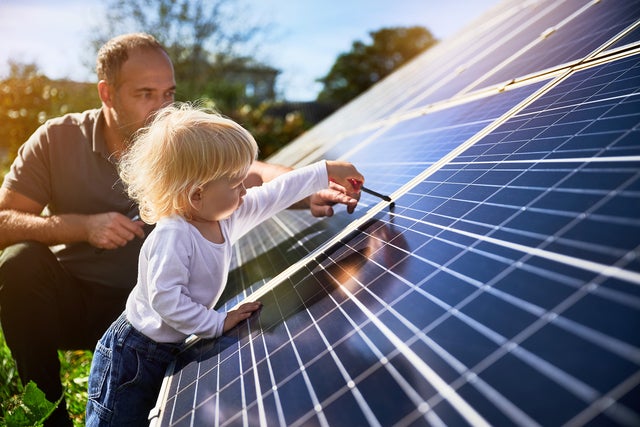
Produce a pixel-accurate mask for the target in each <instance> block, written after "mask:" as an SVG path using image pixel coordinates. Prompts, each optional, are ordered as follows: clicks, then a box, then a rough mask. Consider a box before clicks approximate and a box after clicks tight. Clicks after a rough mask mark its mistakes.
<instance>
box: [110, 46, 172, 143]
mask: <svg viewBox="0 0 640 427" xmlns="http://www.w3.org/2000/svg"><path fill="white" fill-rule="evenodd" d="M111 89H112V92H111V93H112V113H113V118H114V120H115V123H116V126H117V127H118V132H119V133H120V135H121V136H122V138H123V140H124V141H129V140H130V138H131V136H132V135H133V134H134V133H135V132H136V131H137V130H138V129H140V128H141V127H143V126H144V125H145V124H146V122H147V120H148V119H149V117H150V116H151V115H152V114H153V113H155V112H156V111H157V110H159V109H160V108H162V107H164V106H166V105H168V104H170V103H172V102H173V100H174V95H175V90H176V82H175V78H174V75H173V65H172V64H171V60H170V59H169V58H168V56H167V55H166V54H165V53H164V52H162V51H157V50H135V51H133V52H130V53H129V59H127V61H126V62H125V63H124V64H123V65H122V68H121V70H120V76H119V78H118V84H117V87H115V88H111Z"/></svg>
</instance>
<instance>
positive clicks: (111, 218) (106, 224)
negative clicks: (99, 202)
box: [86, 212, 144, 249]
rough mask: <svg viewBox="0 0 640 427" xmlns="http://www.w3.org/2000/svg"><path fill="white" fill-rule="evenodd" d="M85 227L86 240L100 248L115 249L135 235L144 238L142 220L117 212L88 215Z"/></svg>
mask: <svg viewBox="0 0 640 427" xmlns="http://www.w3.org/2000/svg"><path fill="white" fill-rule="evenodd" d="M86 227H87V241H88V242H89V243H90V244H91V245H93V246H95V247H97V248H100V249H116V248H118V247H121V246H125V245H126V244H127V243H129V241H131V240H133V239H134V238H136V237H139V238H141V239H142V238H144V229H143V227H144V222H142V221H140V220H137V221H132V220H131V218H128V217H126V216H125V215H122V214H120V213H117V212H108V213H102V214H97V215H89V217H88V218H87V221H86Z"/></svg>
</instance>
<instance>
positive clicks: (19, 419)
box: [1, 381, 62, 427]
mask: <svg viewBox="0 0 640 427" xmlns="http://www.w3.org/2000/svg"><path fill="white" fill-rule="evenodd" d="M61 399H62V398H61ZM58 403H60V402H59V401H58V402H49V401H48V400H47V398H46V397H45V395H44V393H43V392H42V391H41V390H40V389H39V388H38V387H37V386H36V385H35V383H34V382H33V381H29V383H28V384H27V386H26V387H25V388H24V391H23V392H22V394H21V395H20V396H14V397H12V398H11V399H9V401H8V405H7V408H6V410H5V413H4V417H3V420H1V421H2V423H3V425H6V426H7V427H20V426H41V425H42V424H43V422H44V420H46V419H47V417H49V415H51V413H52V412H53V411H54V409H55V408H56V406H57V405H58Z"/></svg>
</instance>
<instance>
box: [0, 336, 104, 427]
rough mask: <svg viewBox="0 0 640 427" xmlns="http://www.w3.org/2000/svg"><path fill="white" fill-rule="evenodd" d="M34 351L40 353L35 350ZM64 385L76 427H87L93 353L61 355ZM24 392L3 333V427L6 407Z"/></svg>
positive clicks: (0, 389)
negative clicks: (86, 419) (85, 421)
mask: <svg viewBox="0 0 640 427" xmlns="http://www.w3.org/2000/svg"><path fill="white" fill-rule="evenodd" d="M34 351H37V350H36V349H34ZM58 356H59V357H60V364H61V378H62V385H63V387H64V388H65V398H66V399H67V409H68V411H69V414H70V415H71V419H72V420H73V424H74V426H75V427H82V426H84V410H85V406H86V403H87V379H88V377H89V368H90V367H91V358H92V356H93V353H92V352H91V351H87V350H83V351H59V352H58ZM22 392H23V387H22V385H21V384H20V379H19V377H18V372H17V369H16V367H15V363H14V362H13V358H12V357H11V352H10V350H9V347H7V344H6V342H5V339H4V334H3V333H2V331H1V330H0V426H2V425H3V421H2V420H3V419H4V411H5V410H6V409H7V408H6V407H5V403H7V402H9V401H12V400H13V401H15V399H16V398H17V396H20V395H21V394H22Z"/></svg>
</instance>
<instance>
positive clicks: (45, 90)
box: [0, 61, 100, 171]
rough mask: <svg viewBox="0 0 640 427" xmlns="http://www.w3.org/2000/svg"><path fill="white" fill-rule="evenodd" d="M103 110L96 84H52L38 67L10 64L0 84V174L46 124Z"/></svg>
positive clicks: (62, 82)
mask: <svg viewBox="0 0 640 427" xmlns="http://www.w3.org/2000/svg"><path fill="white" fill-rule="evenodd" d="M99 106H100V100H99V99H98V96H97V91H96V87H95V85H94V84H88V83H74V82H70V81H66V80H50V79H48V78H47V77H46V76H44V75H43V74H42V73H41V72H40V71H39V70H38V68H37V66H36V65H35V64H22V63H18V62H14V61H9V77H8V78H7V79H5V80H3V81H0V171H4V170H5V169H6V167H7V166H8V165H9V164H10V163H11V162H12V161H13V159H14V158H15V155H16V153H17V151H18V148H19V147H20V145H22V144H23V143H24V142H25V141H26V140H27V138H29V136H30V135H31V134H32V133H33V132H34V131H35V130H36V129H37V127H38V126H40V125H41V124H42V123H44V122H45V120H47V119H50V118H52V117H57V116H60V115H62V114H65V113H67V112H71V111H82V110H85V109H88V108H96V107H99Z"/></svg>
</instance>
